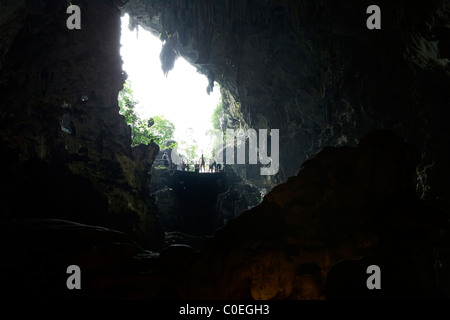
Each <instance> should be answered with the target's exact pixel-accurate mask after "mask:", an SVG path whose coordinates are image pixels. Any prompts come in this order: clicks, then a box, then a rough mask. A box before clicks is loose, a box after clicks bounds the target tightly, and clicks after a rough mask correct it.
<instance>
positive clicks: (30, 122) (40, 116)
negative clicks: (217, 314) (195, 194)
mask: <svg viewBox="0 0 450 320" xmlns="http://www.w3.org/2000/svg"><path fill="white" fill-rule="evenodd" d="M76 4H77V5H78V6H79V7H80V8H81V29H80V30H76V29H75V30H69V29H68V28H67V27H66V20H67V18H68V17H69V14H67V13H66V8H67V6H68V4H67V3H66V2H65V1H59V2H56V1H6V2H2V4H1V10H0V11H1V16H0V39H1V43H2V49H1V51H0V54H1V59H0V93H1V102H0V146H1V154H2V158H3V160H4V161H5V165H4V166H2V168H1V173H0V175H1V177H2V183H1V190H0V191H1V192H0V193H1V197H2V201H1V203H2V204H1V207H0V210H1V213H0V214H1V216H2V217H9V218H15V217H52V218H65V219H70V220H73V221H79V222H85V223H95V224H100V225H105V226H109V227H113V228H116V229H119V230H122V231H126V232H129V233H131V234H133V235H134V236H135V237H136V238H137V239H139V241H140V242H141V243H142V244H145V245H149V246H154V247H158V243H162V231H161V230H160V228H159V226H158V222H157V219H156V218H155V217H154V215H153V214H152V212H150V210H149V208H148V204H147V203H146V197H147V196H148V184H149V182H150V176H149V174H148V172H149V170H150V167H151V164H152V162H153V159H154V158H155V156H156V154H157V152H158V147H157V146H156V145H154V144H151V145H149V146H139V147H136V148H133V149H132V148H131V147H130V141H131V135H130V129H129V128H128V127H127V125H126V123H125V121H124V118H123V117H122V116H120V115H119V107H118V103H117V95H118V92H119V91H120V90H121V89H122V85H123V83H124V81H125V79H126V75H125V74H124V73H123V71H122V60H121V57H120V14H121V12H120V10H119V9H118V3H116V2H115V1H106V0H105V1H77V3H76Z"/></svg>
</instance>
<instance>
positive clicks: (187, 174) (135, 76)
mask: <svg viewBox="0 0 450 320" xmlns="http://www.w3.org/2000/svg"><path fill="white" fill-rule="evenodd" d="M129 19H130V18H129V16H128V15H127V14H124V15H123V16H122V18H121V21H122V25H121V29H122V30H121V31H122V34H121V56H122V60H123V66H122V68H123V70H124V72H126V74H127V76H128V79H127V81H126V83H125V86H124V87H125V89H124V90H123V91H122V92H121V93H120V94H119V105H120V106H121V114H122V115H125V117H126V118H127V117H129V116H130V114H132V115H133V116H134V117H135V118H137V120H136V119H134V120H132V121H134V122H130V121H128V119H127V123H128V124H129V125H130V126H131V127H132V138H133V141H132V145H138V144H140V143H144V144H146V143H148V142H149V140H145V137H144V138H143V137H142V135H143V132H139V130H140V129H142V127H144V131H145V130H150V129H154V131H151V132H150V135H151V136H152V137H154V138H157V139H153V140H154V141H155V142H156V143H157V144H158V145H159V146H160V152H159V154H158V155H157V156H156V159H155V161H154V164H153V167H152V169H151V171H150V172H151V176H152V179H151V185H150V191H151V195H152V199H153V201H154V202H155V206H156V211H157V214H158V216H159V220H160V223H161V225H162V226H163V228H164V229H165V231H166V244H167V245H170V244H188V245H191V246H193V247H199V245H200V244H201V243H203V241H204V240H205V239H206V238H207V237H208V236H209V235H210V234H212V233H213V232H214V231H215V230H216V229H217V228H218V227H220V226H221V225H223V223H224V218H223V217H221V216H220V215H218V213H217V203H218V200H219V199H220V195H221V194H223V193H225V192H226V191H227V189H228V187H229V185H230V183H231V181H230V180H229V178H228V177H227V175H226V174H225V173H224V172H223V170H222V171H221V172H216V171H215V172H209V170H208V169H209V164H210V162H211V160H212V159H213V158H214V157H213V149H214V146H215V143H216V141H215V140H216V139H217V129H214V125H213V121H212V119H213V117H212V116H213V113H214V112H215V110H217V109H218V108H220V105H221V95H220V88H219V87H218V85H217V84H216V85H215V88H214V90H212V92H211V87H210V83H209V81H208V78H207V77H206V76H205V75H203V74H200V73H199V72H197V70H196V68H195V67H193V66H192V65H191V64H189V63H188V62H187V61H186V60H184V59H183V58H182V57H178V58H177V60H176V61H175V66H174V68H173V69H172V70H171V71H170V72H169V73H168V74H164V72H163V70H162V67H161V59H160V53H161V49H162V44H163V43H162V41H161V40H160V39H159V38H158V37H156V36H154V35H153V34H152V33H150V32H148V31H146V30H144V29H143V28H142V27H140V26H135V29H133V28H129ZM132 29H133V30H132ZM208 89H209V90H208ZM126 99H128V100H126ZM126 101H128V102H126ZM127 104H131V107H130V106H129V105H127ZM124 108H125V109H124ZM126 108H128V109H127V110H128V113H126ZM130 108H131V109H132V110H131V109H130ZM216 113H217V111H216ZM127 114H128V116H127ZM133 126H134V127H136V128H133ZM134 130H136V131H134ZM144 133H145V132H144ZM174 142H175V143H177V145H176V150H177V153H178V160H179V159H182V160H183V162H185V164H186V165H187V166H185V167H183V166H182V164H183V163H182V162H178V163H173V162H175V161H176V160H174V157H173V156H172V155H173V151H174V150H173V147H174ZM164 152H168V154H169V155H171V156H172V157H171V160H174V161H172V163H171V165H170V166H169V167H167V166H165V165H164ZM202 158H203V160H204V161H205V167H206V168H205V169H206V170H205V173H208V174H201V173H202V172H201V171H202V170H201V169H202V166H201V164H202ZM196 164H197V165H198V167H197V168H198V169H200V170H199V171H200V172H196Z"/></svg>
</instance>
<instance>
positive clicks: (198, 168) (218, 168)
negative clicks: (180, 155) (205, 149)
mask: <svg viewBox="0 0 450 320" xmlns="http://www.w3.org/2000/svg"><path fill="white" fill-rule="evenodd" d="M162 160H163V164H164V167H166V169H168V170H173V171H175V170H180V171H190V166H189V162H185V161H184V160H182V161H181V163H179V164H177V163H172V162H171V161H170V158H169V155H168V154H167V151H165V152H164V154H163V156H162ZM224 169H225V166H223V165H222V164H220V163H217V162H216V160H213V162H210V164H209V167H208V171H206V161H205V157H204V156H203V154H202V157H201V159H200V163H195V164H194V172H195V173H200V172H202V173H203V172H209V173H214V172H222V171H223V170H224Z"/></svg>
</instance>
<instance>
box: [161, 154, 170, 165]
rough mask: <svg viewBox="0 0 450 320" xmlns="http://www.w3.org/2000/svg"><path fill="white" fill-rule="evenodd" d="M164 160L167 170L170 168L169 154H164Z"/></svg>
mask: <svg viewBox="0 0 450 320" xmlns="http://www.w3.org/2000/svg"><path fill="white" fill-rule="evenodd" d="M162 159H163V161H164V166H165V167H166V168H167V167H169V156H168V155H167V152H164V155H163V156H162Z"/></svg>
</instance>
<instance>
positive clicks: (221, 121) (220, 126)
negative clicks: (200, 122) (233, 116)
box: [211, 101, 225, 131]
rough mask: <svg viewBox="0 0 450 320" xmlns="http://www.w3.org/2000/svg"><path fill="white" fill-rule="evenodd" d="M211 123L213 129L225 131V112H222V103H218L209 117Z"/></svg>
mask: <svg viewBox="0 0 450 320" xmlns="http://www.w3.org/2000/svg"><path fill="white" fill-rule="evenodd" d="M211 123H212V125H213V128H214V129H216V130H220V131H225V112H224V110H223V104H222V101H220V102H219V103H218V104H217V106H216V108H215V109H214V111H213V114H212V116H211Z"/></svg>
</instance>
